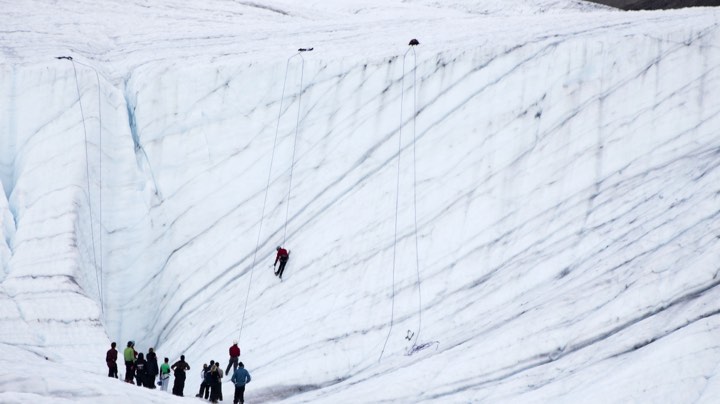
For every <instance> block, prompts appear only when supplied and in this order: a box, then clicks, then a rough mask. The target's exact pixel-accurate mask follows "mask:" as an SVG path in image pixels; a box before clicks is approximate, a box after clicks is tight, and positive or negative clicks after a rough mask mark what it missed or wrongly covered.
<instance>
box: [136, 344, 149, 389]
mask: <svg viewBox="0 0 720 404" xmlns="http://www.w3.org/2000/svg"><path fill="white" fill-rule="evenodd" d="M147 376H148V369H147V361H146V360H145V356H144V355H143V353H142V352H140V353H139V354H138V357H137V360H136V361H135V379H137V385H138V386H144V387H147Z"/></svg>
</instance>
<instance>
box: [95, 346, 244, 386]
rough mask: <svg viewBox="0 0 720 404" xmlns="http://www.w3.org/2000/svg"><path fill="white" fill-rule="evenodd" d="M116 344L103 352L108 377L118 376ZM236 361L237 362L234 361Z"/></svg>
mask: <svg viewBox="0 0 720 404" xmlns="http://www.w3.org/2000/svg"><path fill="white" fill-rule="evenodd" d="M116 346H117V344H116V343H114V342H113V343H112V344H110V349H108V351H107V353H106V354H105V363H107V367H108V377H114V378H116V379H117V378H118V368H117V354H118V351H117V349H115V347H116ZM235 363H237V362H235Z"/></svg>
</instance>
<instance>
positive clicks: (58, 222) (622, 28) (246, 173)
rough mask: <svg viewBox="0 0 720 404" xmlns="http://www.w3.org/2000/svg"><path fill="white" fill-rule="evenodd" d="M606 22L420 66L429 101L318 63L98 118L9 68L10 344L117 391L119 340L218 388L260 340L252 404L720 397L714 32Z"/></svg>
mask: <svg viewBox="0 0 720 404" xmlns="http://www.w3.org/2000/svg"><path fill="white" fill-rule="evenodd" d="M608 19H609V20H610V21H609V22H608V24H607V25H602V26H600V25H595V26H592V27H588V28H587V29H583V30H580V31H571V30H569V29H568V31H562V30H560V31H561V32H554V31H553V32H550V33H549V34H528V35H526V36H525V37H523V36H522V35H518V36H517V37H513V38H511V39H506V40H498V41H497V43H485V46H483V47H478V46H472V45H470V44H469V43H463V44H462V46H460V47H458V48H453V49H445V50H438V49H437V48H435V47H433V46H432V45H430V46H427V47H425V46H424V45H423V46H420V47H419V48H417V54H418V58H417V71H416V75H414V74H413V71H412V66H414V59H413V53H412V52H410V53H408V56H407V57H406V58H405V59H404V60H403V57H402V56H398V55H394V56H387V55H386V53H387V51H386V50H375V49H374V48H369V47H368V48H364V49H366V52H364V53H363V54H355V55H351V56H348V54H347V53H346V52H345V51H344V50H343V51H338V52H334V51H332V48H326V49H323V47H322V46H320V47H318V49H317V50H316V51H314V53H308V54H306V55H305V56H304V57H305V65H304V70H301V63H300V62H301V60H300V58H299V57H295V58H293V59H292V60H290V62H289V64H287V65H286V59H285V58H284V57H282V58H269V57H266V56H264V57H257V58H256V57H254V56H253V55H252V54H250V55H238V56H232V57H225V58H220V59H219V60H217V61H215V60H204V59H203V60H201V61H197V62H195V63H180V62H174V61H167V60H163V61H157V62H155V63H146V64H143V65H141V66H135V67H134V68H133V69H132V70H131V71H130V72H129V73H128V74H127V75H121V74H117V72H113V77H111V78H109V79H106V78H105V76H104V75H103V76H101V78H100V83H99V84H100V86H99V89H100V95H99V98H98V87H97V86H98V83H97V82H96V77H95V75H94V73H93V72H92V70H90V69H89V68H87V67H86V66H80V65H78V66H76V67H77V68H78V83H79V85H78V87H79V91H80V93H81V95H80V97H78V94H77V91H78V88H77V87H76V85H75V76H74V74H75V70H74V69H73V66H72V64H71V63H70V62H68V61H63V60H52V61H48V62H45V63H42V64H39V65H35V64H33V65H26V66H20V67H9V66H8V65H2V69H3V70H2V79H1V80H2V81H1V82H0V83H1V88H2V96H1V97H0V111H3V116H5V117H7V118H5V119H3V122H2V125H1V126H0V127H2V128H3V130H2V135H0V136H2V137H1V138H0V139H2V140H3V143H2V145H3V148H2V150H1V151H0V163H1V165H0V178H1V179H2V185H3V190H4V197H5V198H4V199H3V197H0V220H1V222H0V224H1V226H0V230H1V231H2V234H3V236H4V237H3V238H2V240H0V260H2V261H1V262H2V263H3V275H2V277H3V278H2V295H1V298H2V301H1V302H0V308H2V317H1V318H0V322H1V323H2V324H0V325H1V327H0V329H1V330H2V331H0V333H1V334H0V341H2V342H3V343H5V344H9V345H18V346H19V347H20V348H22V349H24V350H27V351H30V352H33V353H34V354H36V356H37V357H38V358H40V359H38V360H44V359H42V358H43V357H45V356H47V357H48V359H50V360H51V361H53V366H54V365H55V364H56V363H59V364H61V365H62V364H67V365H68V366H74V365H70V364H71V363H77V362H80V363H81V364H82V366H87V368H92V369H93V370H94V371H95V372H96V373H101V372H102V371H103V364H102V360H98V358H102V354H103V352H104V349H106V348H105V345H106V344H107V342H108V338H109V339H112V340H116V341H118V342H119V343H120V345H121V346H122V345H124V342H125V341H126V340H128V339H135V340H136V341H138V345H139V348H140V349H141V350H143V351H144V350H146V348H147V347H150V346H154V347H156V348H157V350H158V351H159V352H160V354H161V356H164V355H167V356H170V357H171V358H176V357H177V356H179V355H180V354H181V353H185V354H186V355H187V357H188V358H189V359H190V362H191V365H193V366H196V367H199V364H200V363H202V362H205V361H209V360H210V359H221V360H223V359H224V358H225V352H226V348H227V345H229V343H230V341H231V340H232V339H237V338H239V339H240V340H241V346H242V348H243V360H244V361H245V363H246V364H247V365H248V367H249V368H250V369H251V371H252V372H253V375H254V378H255V381H254V382H253V385H252V389H250V390H249V392H248V395H249V396H250V397H254V399H255V400H257V401H266V400H272V399H281V398H284V397H288V396H292V398H290V400H291V401H293V402H303V401H304V402H310V401H312V402H351V401H354V400H358V398H360V401H372V402H379V401H383V400H386V401H399V402H419V401H423V400H431V401H432V400H434V401H442V402H466V401H488V402H497V401H515V402H537V401H553V402H556V401H566V402H576V401H579V400H585V399H587V397H588V396H590V397H596V398H598V400H607V401H623V400H632V399H637V400H641V401H658V400H666V399H667V400H671V401H678V400H684V399H686V398H699V399H705V400H710V399H711V393H712V389H708V390H705V387H706V385H708V384H712V383H711V382H708V380H710V381H713V380H716V376H715V373H714V372H715V370H714V369H715V367H716V364H717V362H718V360H720V357H719V354H720V352H719V351H718V345H717V342H716V340H717V338H716V336H717V332H718V319H717V315H716V314H717V312H718V304H717V301H718V299H717V298H718V291H717V284H718V281H717V279H716V276H717V272H718V270H719V269H720V268H718V266H717V262H718V253H717V251H719V250H718V244H719V243H720V239H719V238H718V236H719V235H718V234H717V228H718V226H717V225H718V223H719V219H718V215H719V214H720V211H719V210H718V206H719V204H718V199H720V189H718V185H717V184H720V181H719V180H720V178H719V177H720V171H718V164H720V153H719V152H718V150H720V141H719V139H720V137H718V130H719V128H720V117H719V115H718V114H720V109H718V108H719V105H720V104H718V103H717V102H716V101H717V100H716V99H717V96H716V94H718V90H720V88H718V87H720V72H719V71H718V66H720V54H719V53H718V52H717V50H716V49H717V45H715V44H716V43H718V35H719V33H718V29H717V26H718V24H717V16H714V17H713V16H710V17H708V16H707V15H706V16H704V17H701V16H696V17H694V19H690V23H688V21H682V22H678V20H676V19H672V18H668V19H666V20H663V19H660V18H657V19H656V20H655V21H654V23H655V24H656V25H655V26H654V31H653V34H652V35H649V34H646V33H645V32H646V31H645V30H644V29H643V28H642V26H641V25H638V24H637V23H631V22H628V20H617V21H615V20H612V19H611V18H610V17H608ZM533 29H537V28H533ZM546 29H547V28H546ZM518 38H519V39H518ZM421 39H422V40H423V41H424V39H423V38H421ZM275 46H276V47H277V46H279V44H275ZM275 51H277V50H276V49H275ZM403 51H404V49H403ZM356 53H357V52H356ZM291 55H292V53H290V54H289V55H287V56H291ZM403 62H405V63H404V64H405V73H406V74H405V76H404V79H403V78H402V77H403V76H402V70H403ZM286 66H289V68H288V70H287V73H288V75H287V81H285V80H284V76H285V73H286ZM102 71H104V70H102V69H101V72H102ZM301 73H302V81H303V86H302V87H301V86H300V79H301ZM414 77H416V79H414ZM283 87H285V97H284V98H281V97H280V95H281V93H282V89H283ZM403 90H404V92H403ZM415 97H416V99H417V105H416V106H415V105H413V99H414V98H415ZM98 99H99V100H100V103H99V104H98ZM401 99H402V100H403V101H404V102H403V104H402V108H401ZM79 101H81V102H82V107H83V112H82V113H83V114H84V117H85V124H86V126H85V127H84V128H83V125H82V122H83V119H82V116H81V112H80V104H79ZM281 104H282V109H281ZM401 109H402V112H403V114H402V116H401V115H400V113H401ZM415 109H417V117H416V118H417V119H416V120H413V119H412V117H413V112H414V111H415ZM298 111H299V115H298ZM298 116H299V121H296V119H298ZM101 120H102V126H101V125H100V121H101ZM296 123H299V125H297V126H296ZM401 123H402V137H400V133H399V127H400V126H401ZM101 128H102V130H101ZM296 129H297V134H298V138H297V144H296V145H295V146H294V147H293V145H294V135H295V133H296ZM276 132H277V134H278V138H277V144H276V145H275V147H274V152H275V154H274V156H275V157H274V160H273V166H272V169H270V160H271V156H272V154H273V144H274V143H275V142H274V138H275V134H276ZM86 134H87V136H88V141H87V143H86V142H85V135H86ZM413 134H415V135H416V139H417V140H416V142H414V143H413V141H412V138H413ZM101 143H102V146H101ZM86 144H87V146H88V149H87V150H88V151H87V156H86V152H85V145H86ZM398 144H399V145H400V147H401V153H400V155H399V158H400V175H399V178H398V174H397V167H398V166H397V164H398ZM293 149H294V151H295V158H296V160H295V166H294V168H293V180H292V181H293V182H292V188H290V168H291V166H290V162H291V159H292V155H293ZM413 156H415V157H413ZM413 158H415V161H416V164H415V165H413V164H412V162H413ZM414 167H415V168H416V171H414V170H413V168H414ZM268 175H269V179H270V181H269V186H268V188H267V191H268V192H267V202H266V204H265V209H263V206H264V201H265V192H266V185H267V184H268V183H267V180H268ZM415 177H417V205H416V206H417V220H418V240H417V245H418V247H419V255H418V258H419V263H420V271H419V273H418V272H417V271H416V268H415V238H414V223H415V213H414V207H415V204H414V200H415V198H414V193H413V182H414V178H415ZM88 179H89V180H90V181H89V182H90V186H89V187H88V181H87V180H88ZM398 186H399V191H400V199H399V215H398V217H397V219H398V222H397V224H398V236H399V238H398V243H397V246H396V247H397V250H396V252H397V265H396V269H395V273H394V274H393V272H392V262H393V252H394V250H393V247H394V243H393V233H394V226H395V203H396V200H395V196H396V191H397V190H398V188H397V187H398ZM263 210H264V212H265V214H264V216H263V215H262V212H263ZM91 211H92V212H95V213H93V215H90V212H91ZM286 212H288V221H287V222H286V220H285V213H286ZM286 223H287V228H286V227H285V225H286ZM91 224H92V225H91ZM261 224H262V228H261V227H260V226H261ZM258 239H259V244H256V243H257V240H258ZM278 244H284V245H286V246H287V247H288V248H289V249H290V250H292V259H291V261H290V264H289V265H288V269H287V271H286V275H285V278H284V280H283V282H282V283H280V282H279V281H278V279H277V278H275V277H273V276H272V275H271V273H270V271H271V270H272V268H271V267H270V264H271V262H272V255H273V251H274V247H275V246H276V245H278ZM256 245H257V247H258V249H257V251H258V252H257V256H256V255H255V250H256ZM93 247H94V250H95V254H93ZM253 262H255V265H254V266H253ZM96 268H102V271H101V272H97V270H96ZM418 278H419V279H420V281H421V283H420V284H419V285H418ZM393 279H394V282H393ZM418 286H420V287H418ZM246 297H249V299H246ZM420 299H421V300H420ZM419 305H420V306H419ZM246 308H247V309H246ZM419 308H421V309H422V328H421V329H419V322H420V313H419V310H418V309H419ZM243 313H244V321H243ZM391 318H392V322H391ZM241 325H242V327H243V328H242V334H241V332H240V327H241ZM408 330H410V331H411V332H416V334H417V331H418V330H419V331H420V333H419V335H420V338H419V340H418V341H417V343H432V345H430V347H429V348H428V349H425V350H423V351H421V352H419V353H417V354H415V355H413V356H406V355H405V353H406V350H407V349H408V348H409V347H410V346H411V344H412V341H407V340H406V339H405V338H404V337H405V336H406V334H407V331H408ZM388 335H389V339H388V342H387V346H386V347H385V351H384V356H383V359H382V361H380V362H378V359H379V356H380V352H381V351H382V349H383V346H384V345H385V340H386V337H387V336H388ZM2 349H3V352H6V353H7V352H10V353H13V352H15V348H12V349H9V348H6V347H2ZM13 355H14V354H13ZM0 356H2V355H0ZM6 356H7V355H6ZM10 356H11V355H10ZM22 359H23V360H26V361H32V359H31V357H27V358H26V357H25V356H23V357H22ZM91 362H93V364H92V365H90V363H91ZM39 363H43V362H39ZM638 375H642V377H640V376H638ZM419 381H420V382H419ZM6 382H7V384H6ZM197 382H198V380H196V379H195V378H190V379H189V380H188V391H192V390H193V389H194V388H196V386H197ZM0 383H2V385H3V386H5V385H8V386H9V385H10V383H9V381H7V380H3V379H0ZM94 383H101V382H100V381H98V382H94ZM23 386H25V387H23V388H24V389H28V390H32V389H39V390H41V389H42V387H37V386H33V385H32V384H27V385H23ZM388 386H392V389H388ZM13 388H16V387H13ZM302 392H304V393H303V394H301V395H298V394H299V393H302ZM226 394H227V392H226ZM703 394H706V395H703ZM707 394H710V395H707ZM148 399H149V400H155V399H157V398H148Z"/></svg>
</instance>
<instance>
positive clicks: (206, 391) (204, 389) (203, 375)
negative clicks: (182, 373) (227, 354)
mask: <svg viewBox="0 0 720 404" xmlns="http://www.w3.org/2000/svg"><path fill="white" fill-rule="evenodd" d="M214 364H215V362H213V361H210V366H208V365H207V363H203V368H202V370H201V371H200V380H201V382H200V391H199V392H198V393H197V394H196V395H195V397H200V398H205V399H206V400H207V399H208V397H210V385H209V384H208V381H209V380H210V379H208V372H209V371H210V367H212V365H214Z"/></svg>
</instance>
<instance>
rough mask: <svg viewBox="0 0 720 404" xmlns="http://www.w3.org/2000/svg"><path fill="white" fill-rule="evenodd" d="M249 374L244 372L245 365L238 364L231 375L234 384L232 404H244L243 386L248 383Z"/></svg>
mask: <svg viewBox="0 0 720 404" xmlns="http://www.w3.org/2000/svg"><path fill="white" fill-rule="evenodd" d="M250 380H252V379H251V378H250V373H248V371H247V370H245V365H243V363H242V362H240V363H238V368H237V370H236V371H235V373H233V375H232V378H230V381H232V382H233V383H234V384H235V397H234V398H233V404H244V403H245V385H246V384H248V383H250Z"/></svg>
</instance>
